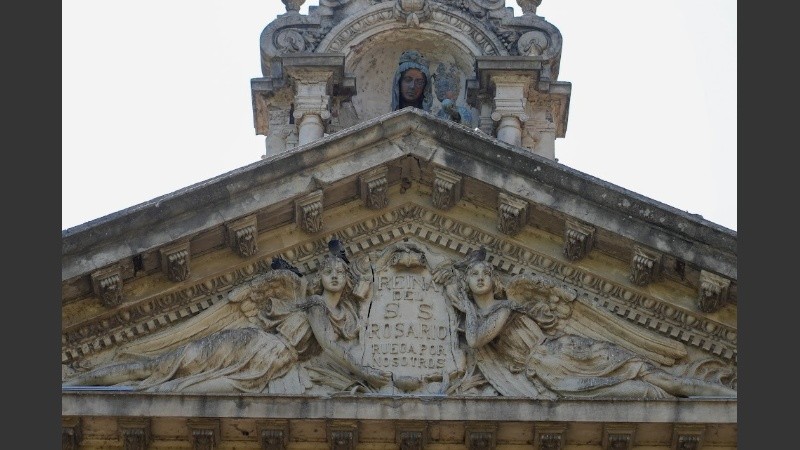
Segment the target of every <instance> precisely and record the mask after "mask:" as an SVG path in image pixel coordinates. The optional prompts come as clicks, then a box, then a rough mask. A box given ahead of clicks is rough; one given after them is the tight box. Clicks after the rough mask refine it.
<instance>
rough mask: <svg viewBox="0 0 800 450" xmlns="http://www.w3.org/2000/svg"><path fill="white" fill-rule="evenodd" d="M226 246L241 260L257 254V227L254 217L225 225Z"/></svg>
mask: <svg viewBox="0 0 800 450" xmlns="http://www.w3.org/2000/svg"><path fill="white" fill-rule="evenodd" d="M227 229H228V245H230V247H231V249H233V251H234V252H236V254H237V255H239V256H241V257H242V258H248V257H250V256H253V255H255V254H256V252H258V227H257V225H256V216H254V215H253V216H248V217H245V218H243V219H239V220H237V221H235V222H231V223H229V224H227Z"/></svg>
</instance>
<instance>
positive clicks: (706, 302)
mask: <svg viewBox="0 0 800 450" xmlns="http://www.w3.org/2000/svg"><path fill="white" fill-rule="evenodd" d="M730 285H731V280H728V279H725V278H722V277H721V276H719V275H715V274H713V273H711V272H706V271H705V270H701V271H700V289H699V292H698V296H697V308H698V309H699V310H700V311H702V312H704V313H712V312H714V311H717V310H718V309H720V308H721V307H722V305H723V304H724V303H725V302H726V301H727V300H728V288H729V287H730Z"/></svg>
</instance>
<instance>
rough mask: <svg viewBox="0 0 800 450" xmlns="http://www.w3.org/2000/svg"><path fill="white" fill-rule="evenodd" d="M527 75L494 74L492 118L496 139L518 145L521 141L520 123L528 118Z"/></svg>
mask: <svg viewBox="0 0 800 450" xmlns="http://www.w3.org/2000/svg"><path fill="white" fill-rule="evenodd" d="M529 82H530V81H529V77H527V76H525V75H515V74H494V75H492V84H494V87H495V89H494V91H495V95H494V111H492V120H494V121H495V122H500V123H499V124H498V126H497V139H500V140H501V141H503V142H508V143H509V144H511V145H516V146H519V145H520V144H521V143H522V124H523V123H525V121H527V120H528V116H527V115H526V114H525V104H526V101H527V100H526V98H527V92H526V91H527V86H528V83H529Z"/></svg>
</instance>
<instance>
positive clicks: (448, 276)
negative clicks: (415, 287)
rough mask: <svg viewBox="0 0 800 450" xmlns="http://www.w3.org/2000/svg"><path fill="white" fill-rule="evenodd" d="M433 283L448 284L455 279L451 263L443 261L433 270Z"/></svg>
mask: <svg viewBox="0 0 800 450" xmlns="http://www.w3.org/2000/svg"><path fill="white" fill-rule="evenodd" d="M431 277H432V279H433V282H434V283H437V284H448V283H450V281H451V280H452V279H453V278H454V277H455V269H453V263H452V261H445V262H443V263H441V264H439V265H438V266H436V267H435V268H434V269H433V273H432V275H431Z"/></svg>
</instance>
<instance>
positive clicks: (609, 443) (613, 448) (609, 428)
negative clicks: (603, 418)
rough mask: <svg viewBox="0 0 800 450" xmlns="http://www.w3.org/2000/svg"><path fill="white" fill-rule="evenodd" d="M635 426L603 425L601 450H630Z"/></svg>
mask: <svg viewBox="0 0 800 450" xmlns="http://www.w3.org/2000/svg"><path fill="white" fill-rule="evenodd" d="M635 432H636V425H605V426H604V427H603V450H630V449H631V448H633V438H634V433H635Z"/></svg>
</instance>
